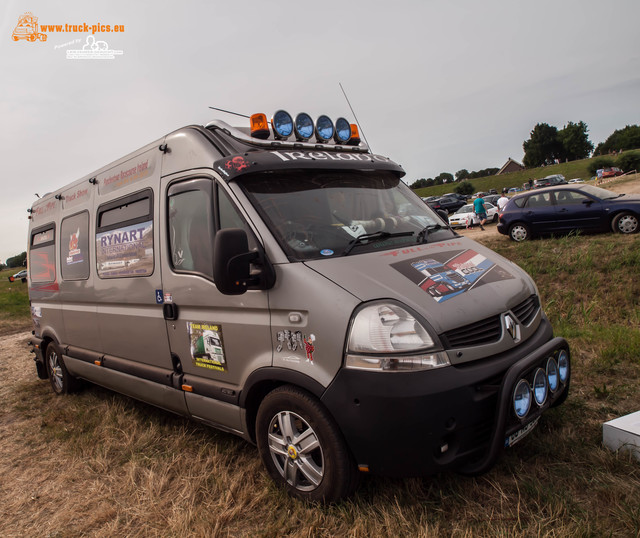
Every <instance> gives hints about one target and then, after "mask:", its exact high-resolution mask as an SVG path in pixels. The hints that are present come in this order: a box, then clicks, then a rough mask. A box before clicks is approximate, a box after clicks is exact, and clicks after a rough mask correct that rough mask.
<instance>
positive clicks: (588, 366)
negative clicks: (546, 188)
mask: <svg viewBox="0 0 640 538" xmlns="http://www.w3.org/2000/svg"><path fill="white" fill-rule="evenodd" d="M487 242H488V243H489V244H490V246H492V247H494V248H496V249H497V250H499V251H500V252H501V253H502V254H504V255H505V256H507V257H509V258H511V259H514V260H516V261H517V262H518V263H521V264H522V265H524V266H525V267H527V269H528V270H530V271H531V272H532V273H533V274H534V276H535V279H536V282H537V283H538V286H539V288H540V292H541V296H542V299H543V303H544V305H545V308H546V309H547V311H548V313H549V315H550V317H551V319H552V322H553V324H554V327H555V329H556V334H561V335H563V336H565V337H566V338H568V339H569V341H570V343H571V345H572V349H573V361H574V362H573V381H572V390H571V395H570V397H569V399H568V400H567V402H566V403H565V405H563V406H561V407H560V408H558V409H555V410H553V411H551V412H549V413H547V414H546V415H545V416H544V417H543V419H542V421H541V423H540V425H539V426H538V428H537V429H536V430H534V432H533V433H532V434H531V435H530V436H529V437H528V438H527V439H526V440H525V441H523V442H522V443H520V444H518V445H517V446H516V447H515V448H514V449H512V450H509V451H507V452H505V454H504V455H503V457H502V458H501V459H500V461H499V462H498V464H497V465H496V467H495V468H494V469H493V470H492V471H491V472H489V473H487V474H486V475H484V476H482V477H478V478H468V477H461V476H458V475H455V474H444V475H439V476H435V477H432V478H429V479H411V480H389V479H384V478H380V477H365V478H364V480H363V483H362V485H361V487H360V489H359V490H358V492H357V493H356V495H355V496H354V497H353V498H352V499H350V500H348V501H346V502H344V503H340V504H337V505H333V506H326V507H321V506H313V505H308V504H305V503H301V502H299V501H296V500H293V499H291V498H289V497H288V496H287V495H286V494H285V493H283V492H282V491H281V490H279V489H278V488H276V487H275V486H274V485H273V484H272V482H271V481H270V479H269V478H268V476H267V475H266V473H265V472H264V471H263V469H262V466H261V464H260V462H259V458H258V453H257V450H256V449H255V448H254V447H252V446H251V445H248V444H247V443H245V442H244V441H242V440H240V439H238V438H235V437H233V436H231V435H228V434H225V433H222V432H217V431H215V430H210V429H208V428H205V427H202V426H199V425H197V424H195V423H193V422H189V421H188V420H186V419H182V418H180V417H176V416H173V415H170V414H168V413H165V412H163V411H160V410H157V409H155V408H152V407H149V406H147V405H145V404H142V403H138V402H136V401H134V400H131V399H128V398H125V397H122V396H119V395H117V394H113V393H111V392H108V391H106V390H103V389H100V388H98V387H94V386H89V387H87V388H86V389H85V390H84V391H83V392H81V393H80V394H77V395H72V396H66V397H56V396H54V395H53V393H52V392H51V390H50V389H49V386H48V382H46V381H40V380H38V379H37V378H36V376H35V369H34V367H33V363H32V360H31V355H30V354H29V351H28V347H27V346H26V340H27V336H28V334H24V333H23V334H20V335H11V336H6V337H4V338H3V346H2V348H0V374H1V375H2V379H3V380H4V383H3V384H2V385H1V386H0V475H1V476H2V481H1V482H0V536H2V537H12V536H16V537H18V536H20V537H22V536H61V537H74V536H97V537H101V536H105V537H106V536H109V537H111V536H145V537H146V536H181V537H182V536H263V537H271V536H283V535H284V536H300V537H303V536H353V537H360V536H362V537H370V536H376V537H377V536H389V537H395V536H412V537H413V536H439V535H446V536H455V537H471V536H474V537H475V536H491V537H494V536H505V537H506V536H509V537H512V536H516V537H519V536H522V537H525V536H526V537H528V536H585V537H586V536H625V537H626V536H639V535H640V534H639V529H640V503H639V502H638V499H639V498H640V465H639V463H638V462H637V461H636V460H634V459H632V458H631V457H630V456H629V455H627V454H625V453H620V454H614V453H610V452H609V451H607V450H606V449H604V448H603V447H602V446H601V439H602V423H603V422H604V421H606V420H609V419H611V418H613V417H615V416H620V415H622V414H625V413H628V412H631V411H635V410H637V409H639V408H640V387H639V386H638V381H637V380H638V374H640V359H639V357H640V338H639V336H638V321H640V303H639V299H638V298H639V297H640V287H639V284H638V279H637V276H638V270H639V269H640V255H639V253H640V248H639V247H640V237H638V236H635V237H619V236H594V237H569V238H562V239H548V240H544V241H533V242H530V243H526V244H522V245H520V244H518V245H516V244H514V243H511V242H509V241H508V240H506V239H505V238H495V239H487ZM399 441H400V442H401V441H402V440H399Z"/></svg>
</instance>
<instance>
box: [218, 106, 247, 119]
mask: <svg viewBox="0 0 640 538" xmlns="http://www.w3.org/2000/svg"><path fill="white" fill-rule="evenodd" d="M209 108H212V109H213V110H219V111H220V112H226V113H227V114H233V115H235V116H240V117H241V118H249V117H250V116H247V115H246V114H239V113H238V112H231V110H225V109H224V108H216V107H214V106H210V107H209Z"/></svg>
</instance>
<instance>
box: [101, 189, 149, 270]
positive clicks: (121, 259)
mask: <svg viewBox="0 0 640 538" xmlns="http://www.w3.org/2000/svg"><path fill="white" fill-rule="evenodd" d="M96 265H97V270H98V276H99V277H100V278H118V277H131V276H148V275H150V274H152V273H153V194H152V192H151V190H145V191H142V192H139V193H135V194H131V195H129V196H126V197H125V198H121V199H118V200H114V201H113V202H109V203H107V204H104V205H102V206H100V207H99V208H98V228H97V230H96Z"/></svg>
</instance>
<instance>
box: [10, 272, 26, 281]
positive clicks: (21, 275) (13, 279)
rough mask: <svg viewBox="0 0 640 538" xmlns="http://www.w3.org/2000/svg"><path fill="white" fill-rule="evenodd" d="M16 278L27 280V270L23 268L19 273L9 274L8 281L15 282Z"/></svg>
mask: <svg viewBox="0 0 640 538" xmlns="http://www.w3.org/2000/svg"><path fill="white" fill-rule="evenodd" d="M16 280H22V282H26V281H27V270H26V269H23V270H22V271H20V272H19V273H16V274H15V275H11V276H10V277H9V282H15V281H16Z"/></svg>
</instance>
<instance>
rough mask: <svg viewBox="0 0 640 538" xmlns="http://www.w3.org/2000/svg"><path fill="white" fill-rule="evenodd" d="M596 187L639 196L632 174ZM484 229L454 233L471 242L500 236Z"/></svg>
mask: <svg viewBox="0 0 640 538" xmlns="http://www.w3.org/2000/svg"><path fill="white" fill-rule="evenodd" d="M597 186H598V187H602V188H603V189H607V190H610V191H613V192H617V193H625V194H640V174H634V175H632V176H628V177H625V178H623V179H620V178H616V179H613V180H611V181H610V182H608V183H603V184H602V185H597ZM484 228H485V229H484V231H482V230H481V229H480V227H479V226H475V227H474V228H469V229H465V228H459V229H458V230H456V231H457V232H458V233H459V234H462V235H466V236H468V237H470V238H471V239H473V240H479V239H483V238H487V237H496V236H500V234H499V233H498V229H497V225H496V224H493V223H487V224H485V225H484ZM501 237H504V239H505V240H506V239H508V238H507V236H506V235H504V236H501Z"/></svg>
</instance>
